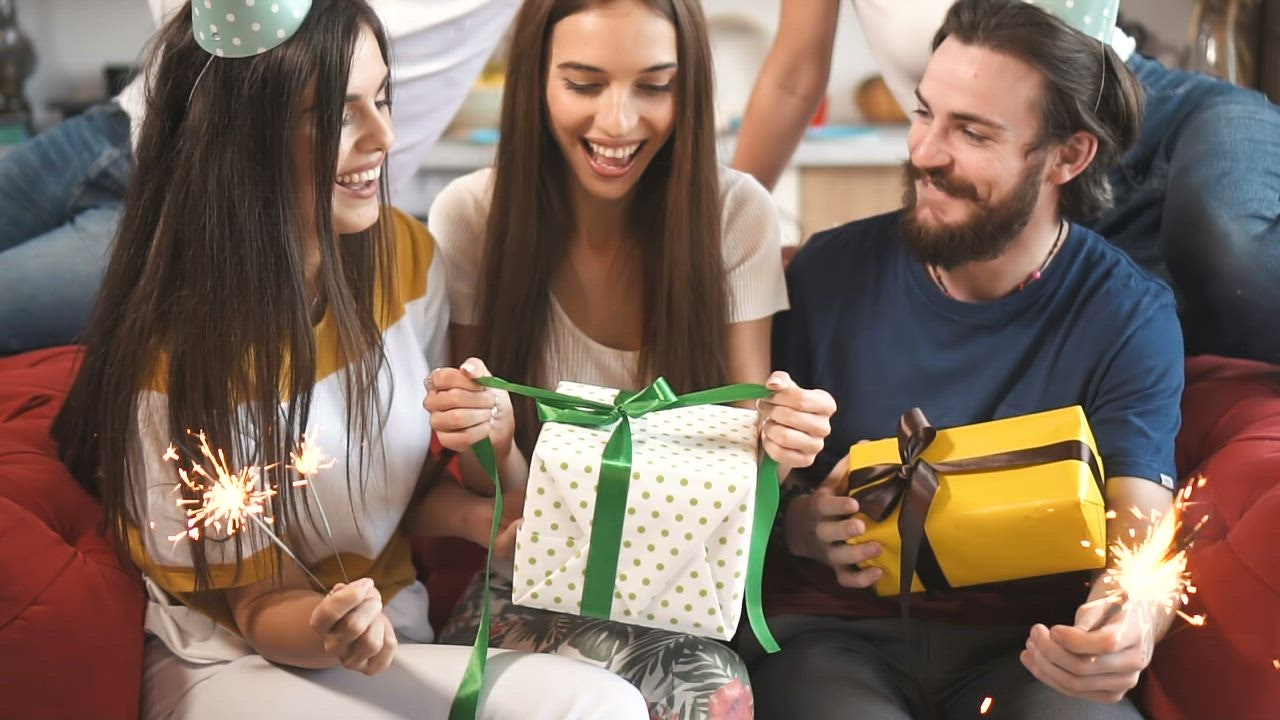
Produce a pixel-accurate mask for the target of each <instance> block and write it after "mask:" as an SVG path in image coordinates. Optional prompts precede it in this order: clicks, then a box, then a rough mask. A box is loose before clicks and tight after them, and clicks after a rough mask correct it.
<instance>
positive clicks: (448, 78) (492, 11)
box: [116, 0, 520, 203]
mask: <svg viewBox="0 0 1280 720" xmlns="http://www.w3.org/2000/svg"><path fill="white" fill-rule="evenodd" d="M147 1H148V3H149V4H150V6H151V16H152V17H153V18H154V19H155V21H156V24H157V25H159V24H162V23H163V22H164V21H166V20H168V19H169V14H170V13H172V12H175V11H177V10H178V9H180V8H182V7H184V6H185V3H184V2H183V1H182V0H147ZM369 5H370V6H372V7H373V9H374V10H376V11H377V13H378V17H379V18H381V20H382V24H383V25H384V26H385V27H386V30H387V35H388V37H389V38H390V41H391V79H392V92H393V98H392V99H393V103H392V107H391V120H392V123H393V124H394V126H395V135H396V144H395V146H394V147H393V148H392V150H391V159H390V160H389V163H390V167H389V169H388V175H387V182H388V184H389V187H390V190H391V200H392V202H393V203H394V202H397V201H398V192H399V190H400V189H401V188H403V187H404V185H405V183H406V182H407V181H408V180H409V179H410V178H412V177H413V175H414V173H415V172H416V171H417V169H418V166H419V165H421V164H422V160H423V157H424V156H425V155H426V153H427V151H428V150H430V149H431V146H432V145H434V144H435V142H436V140H437V139H439V137H440V134H441V133H442V132H444V129H445V127H447V126H448V125H449V122H450V121H451V120H453V116H454V115H455V114H456V113H457V112H458V108H459V107H460V106H461V105H462V101H463V100H464V99H465V98H466V96H467V93H468V92H469V91H470V90H471V86H472V83H474V82H475V79H476V76H477V75H479V74H480V70H481V69H482V68H483V67H484V64H485V61H487V60H488V59H489V56H490V55H492V54H493V50H494V48H495V47H497V45H498V41H499V40H500V39H501V38H502V33H503V32H505V31H506V28H507V26H508V25H509V24H510V23H511V18H512V17H513V16H514V15H515V12H516V10H517V9H518V8H519V7H520V0H369ZM142 77H143V74H141V73H140V74H139V76H138V77H137V78H135V79H134V81H133V82H132V83H130V84H129V86H128V87H126V88H125V89H124V90H123V91H122V92H121V93H120V95H119V96H117V98H116V102H118V103H119V104H120V106H121V107H122V108H124V110H125V112H127V113H129V117H130V119H131V120H132V122H133V138H134V141H135V142H136V141H137V138H138V130H139V128H140V127H141V126H142V115H143V111H144V106H145V102H144V97H143V92H144V90H143V81H142Z"/></svg>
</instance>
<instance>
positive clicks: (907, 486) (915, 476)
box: [848, 408, 1104, 618]
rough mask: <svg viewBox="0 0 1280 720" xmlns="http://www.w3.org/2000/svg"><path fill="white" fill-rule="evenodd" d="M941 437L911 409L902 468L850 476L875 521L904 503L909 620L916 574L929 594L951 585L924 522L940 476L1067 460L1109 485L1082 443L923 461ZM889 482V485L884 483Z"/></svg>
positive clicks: (903, 594)
mask: <svg viewBox="0 0 1280 720" xmlns="http://www.w3.org/2000/svg"><path fill="white" fill-rule="evenodd" d="M937 436H938V431H937V430H935V429H934V427H933V426H932V425H930V424H929V421H928V420H927V419H926V418H925V416H924V413H923V412H921V411H920V408H912V409H911V410H910V411H909V412H907V413H906V414H905V415H903V416H902V418H901V419H899V421H898V455H899V457H900V459H901V462H899V463H886V464H882V465H869V466H867V467H861V468H856V469H854V470H851V471H850V472H849V491H848V494H849V497H852V498H854V499H856V500H857V501H858V507H859V510H860V511H861V512H862V513H864V514H866V515H867V516H868V517H870V518H871V519H873V520H875V521H876V522H883V521H884V520H885V518H887V517H889V515H891V514H892V513H893V509H894V508H895V507H897V506H898V504H899V503H901V504H902V512H900V513H899V514H898V535H899V536H900V537H901V539H902V553H901V568H900V574H899V579H898V589H899V602H900V604H901V607H902V616H903V617H904V618H905V617H906V616H907V607H908V596H909V595H910V594H911V581H912V579H913V578H915V577H916V576H917V575H919V576H920V582H921V584H922V585H924V586H925V589H926V590H949V589H951V585H950V583H948V582H947V578H946V576H945V575H944V574H943V572H942V568H941V566H940V565H939V564H938V559H937V556H936V555H935V554H934V552H933V547H932V546H931V545H930V544H929V538H928V537H927V536H926V535H925V532H924V521H925V518H927V517H928V515H929V508H930V507H931V506H932V505H933V498H934V496H935V495H936V494H937V492H938V473H948V474H962V473H971V472H982V471H989V470H1010V469H1013V468H1020V467H1029V466H1032V465H1047V464H1049V463H1054V462H1060V461H1062V460H1079V461H1080V462H1083V463H1085V464H1086V465H1088V466H1089V470H1090V471H1091V472H1092V473H1093V480H1094V482H1095V483H1097V485H1098V489H1099V490H1103V484H1104V480H1103V477H1102V470H1101V468H1100V467H1099V465H1098V458H1097V456H1096V455H1095V454H1094V452H1093V448H1091V447H1089V446H1088V445H1086V444H1085V443H1083V442H1081V441H1079V440H1063V441H1061V442H1056V443H1050V444H1048V445H1041V446H1038V447H1033V448H1024V449H1022V450H1011V451H1009V452H1003V453H994V454H991V455H982V456H979V457H974V458H966V459H963V460H950V461H947V462H940V463H929V462H926V461H925V460H924V459H923V458H922V457H921V456H922V455H924V452H925V450H926V449H928V447H929V446H930V445H931V444H932V443H933V441H934V439H936V438H937ZM885 478H888V480H887V481H886V482H880V481H881V480H884V479H885Z"/></svg>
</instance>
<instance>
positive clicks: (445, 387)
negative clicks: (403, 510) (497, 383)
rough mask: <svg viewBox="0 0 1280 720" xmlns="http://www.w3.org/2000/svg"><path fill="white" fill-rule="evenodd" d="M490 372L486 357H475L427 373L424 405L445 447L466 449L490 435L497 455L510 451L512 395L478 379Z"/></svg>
mask: <svg viewBox="0 0 1280 720" xmlns="http://www.w3.org/2000/svg"><path fill="white" fill-rule="evenodd" d="M489 374H490V373H489V369H488V368H487V367H485V364H484V361H482V360H480V359H479V358H474V357H473V358H468V359H467V361H466V362H464V363H462V366H461V367H460V368H436V369H435V370H432V371H431V373H430V374H429V375H427V378H426V380H425V381H424V383H423V384H424V385H425V386H426V388H427V395H426V398H425V399H424V400H423V401H422V407H424V408H426V410H427V412H429V413H431V429H432V430H433V431H435V433H436V436H437V437H439V438H440V444H441V445H443V446H444V447H446V448H448V449H450V450H454V451H456V452H465V451H466V450H468V449H469V448H470V447H471V446H472V445H474V444H475V443H477V442H479V441H481V440H483V439H485V438H489V439H490V440H491V441H492V442H493V450H494V453H495V454H496V455H497V457H498V458H504V457H507V455H508V454H509V453H510V452H511V448H512V444H513V438H514V437H515V432H516V424H515V417H514V416H513V414H512V412H511V396H510V395H509V394H507V392H506V391H504V390H494V389H491V388H486V387H484V386H482V385H480V384H478V383H477V382H476V381H475V378H480V377H486V376H488V375H489Z"/></svg>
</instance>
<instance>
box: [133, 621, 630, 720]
mask: <svg viewBox="0 0 1280 720" xmlns="http://www.w3.org/2000/svg"><path fill="white" fill-rule="evenodd" d="M470 656H471V648H469V647H463V646H460V645H434V644H428V645H423V644H404V645H401V646H400V647H399V648H397V649H396V657H395V661H394V662H393V663H392V664H391V667H390V668H388V669H386V670H384V671H383V672H381V673H379V674H378V675H375V676H373V677H366V676H364V675H361V674H359V673H355V672H351V671H350V670H347V669H345V668H341V667H337V668H330V669H328V670H299V669H294V668H285V667H282V666H279V665H273V664H271V663H269V662H267V661H266V660H263V659H262V656H260V655H248V656H245V657H242V658H240V659H238V660H235V661H232V662H228V663H214V664H210V665H201V664H197V663H191V662H187V661H185V660H183V659H181V658H179V657H177V656H175V655H174V654H173V653H171V652H170V651H169V649H168V648H166V647H165V646H164V644H163V643H161V642H159V641H157V640H156V639H155V638H148V641H147V650H146V662H145V668H146V670H145V673H144V677H143V682H142V712H141V713H140V715H141V718H142V720H154V719H159V718H181V719H182V720H205V719H209V720H227V718H260V717H261V718H272V720H277V719H280V720H283V719H286V718H307V719H308V720H318V719H320V718H344V719H346V718H352V719H355V718H379V719H382V718H415V719H423V720H434V719H435V718H440V719H441V720H443V719H444V718H447V717H448V715H449V706H450V705H451V703H452V702H453V695H454V692H455V691H456V690H457V689H458V682H459V681H460V680H461V679H462V673H463V671H464V670H465V669H466V666H467V660H468V659H469V658H470ZM479 717H480V718H483V719H485V720H506V719H508V718H509V719H512V720H516V719H518V720H540V719H543V718H545V719H546V720H569V719H572V718H583V719H586V718H600V719H601V720H604V719H608V720H628V719H630V718H634V719H635V720H646V719H647V718H648V717H649V714H648V711H647V710H646V707H645V702H644V698H643V697H641V695H640V691H639V690H637V689H636V688H635V687H633V686H632V685H631V684H630V683H628V682H627V681H625V680H623V679H622V678H620V677H618V676H617V675H614V674H613V673H611V672H609V671H607V670H603V669H601V668H598V667H594V666H592V665H587V664H586V663H582V662H578V661H576V660H570V659H568V658H562V657H558V656H556V655H539V654H531V653H521V652H512V651H505V650H490V651H489V669H488V672H487V673H486V674H485V682H484V689H483V690H482V691H481V695H480V709H479Z"/></svg>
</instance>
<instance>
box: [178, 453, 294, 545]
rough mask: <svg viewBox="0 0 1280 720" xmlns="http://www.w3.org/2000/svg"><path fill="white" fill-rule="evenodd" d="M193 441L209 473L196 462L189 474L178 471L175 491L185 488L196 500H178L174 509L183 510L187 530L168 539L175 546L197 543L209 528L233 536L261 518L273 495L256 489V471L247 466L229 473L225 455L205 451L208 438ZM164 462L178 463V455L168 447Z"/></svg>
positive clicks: (184, 471) (257, 470)
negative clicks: (198, 448)
mask: <svg viewBox="0 0 1280 720" xmlns="http://www.w3.org/2000/svg"><path fill="white" fill-rule="evenodd" d="M196 437H197V438H199V439H200V454H201V455H204V457H205V459H206V460H207V461H208V464H209V466H210V467H211V468H212V469H213V472H212V473H211V472H209V470H207V469H206V468H205V467H204V466H203V465H201V464H200V463H198V462H195V463H192V465H191V471H190V472H188V471H187V470H186V469H185V468H178V477H179V478H181V482H180V483H179V485H178V487H176V488H175V490H181V488H182V487H183V486H185V487H187V488H189V489H190V490H191V491H192V492H194V493H196V494H197V495H198V496H199V497H198V498H194V499H193V498H187V497H180V498H178V501H177V502H178V507H180V508H183V512H184V513H185V514H186V516H187V529H186V530H185V531H183V532H180V533H178V534H176V535H171V536H169V540H171V541H173V542H175V543H177V542H180V541H182V540H184V539H191V540H199V539H200V538H201V536H202V535H203V534H205V533H207V528H209V527H210V526H212V527H213V529H214V530H215V531H217V532H222V531H223V529H224V528H225V530H226V534H227V535H234V534H236V533H237V532H239V531H240V530H241V529H242V528H243V527H244V524H245V523H246V522H250V518H252V517H255V516H261V515H262V514H263V513H264V512H265V510H266V506H267V504H268V503H270V502H271V498H272V497H273V496H275V494H276V491H275V490H273V489H271V488H261V489H259V472H260V470H259V468H257V467H254V466H249V467H246V468H242V469H240V470H237V471H236V472H232V471H231V469H230V467H229V466H228V464H227V458H226V455H225V454H224V453H223V452H222V451H221V450H219V451H217V452H215V451H214V450H213V449H212V448H211V447H209V438H208V437H207V436H205V434H204V433H199V434H198V435H196ZM164 459H165V460H166V461H169V462H177V461H178V453H177V451H176V450H175V449H174V447H173V446H172V445H170V446H169V449H168V450H166V451H165V454H164Z"/></svg>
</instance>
